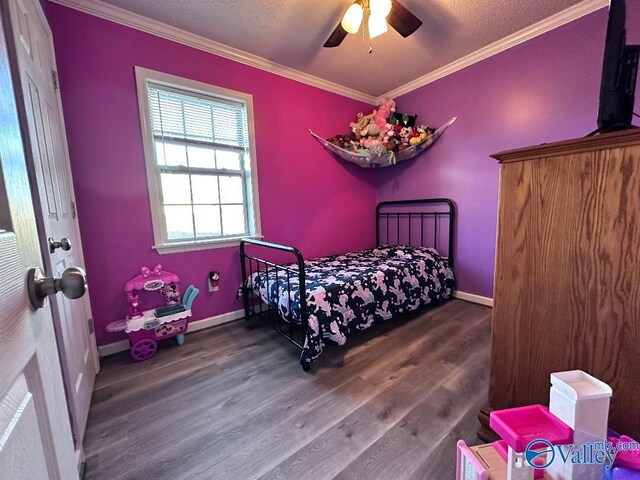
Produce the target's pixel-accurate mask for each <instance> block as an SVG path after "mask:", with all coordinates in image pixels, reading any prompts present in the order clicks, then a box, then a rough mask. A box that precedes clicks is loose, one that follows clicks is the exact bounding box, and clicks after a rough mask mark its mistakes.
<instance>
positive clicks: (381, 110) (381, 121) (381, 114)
mask: <svg viewBox="0 0 640 480" xmlns="http://www.w3.org/2000/svg"><path fill="white" fill-rule="evenodd" d="M395 111H396V102H394V101H393V99H391V98H389V97H384V99H383V100H382V103H381V104H380V106H379V107H378V113H376V116H375V117H374V118H373V122H374V123H375V124H376V125H377V126H378V128H380V130H385V128H386V126H387V122H388V121H389V119H390V118H391V116H392V115H393V114H394V113H395Z"/></svg>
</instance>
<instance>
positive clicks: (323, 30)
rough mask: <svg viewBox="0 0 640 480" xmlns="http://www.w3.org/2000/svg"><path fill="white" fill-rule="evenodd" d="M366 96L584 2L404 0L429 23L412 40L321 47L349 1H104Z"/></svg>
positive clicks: (394, 37) (351, 38)
mask: <svg viewBox="0 0 640 480" xmlns="http://www.w3.org/2000/svg"><path fill="white" fill-rule="evenodd" d="M105 1H106V3H110V4H112V5H115V6H118V7H122V8H124V9H126V10H129V11H132V12H135V13H138V14H141V15H144V16H146V17H149V18H152V19H154V20H158V21H161V22H164V23H167V24H169V25H172V26H175V27H178V28H181V29H183V30H186V31H189V32H192V33H195V34H198V35H201V36H203V37H206V38H210V39H212V40H216V41H218V42H221V43H224V44H226V45H229V46H232V47H235V48H238V49H241V50H244V51H247V52H250V53H253V54H255V55H259V56H261V57H264V58H266V59H269V60H271V61H274V62H277V63H280V64H283V65H286V66H289V67H292V68H295V69H297V70H300V71H303V72H306V73H309V74H311V75H315V76H317V77H320V78H323V79H326V80H329V81H332V82H335V83H337V84H340V85H344V86H347V87H350V88H353V89H355V90H358V91H360V92H363V93H366V94H369V95H373V96H376V97H377V96H380V95H382V94H384V93H386V92H388V91H391V90H393V89H395V88H397V87H400V86H402V85H404V84H406V83H408V82H410V81H412V80H414V79H416V78H418V77H421V76H423V75H425V74H427V73H429V72H431V71H433V70H435V69H437V68H439V67H442V66H444V65H447V64H449V63H451V62H453V61H455V60H457V59H459V58H461V57H463V56H465V55H467V54H469V53H472V52H474V51H475V50H478V49H480V48H482V47H484V46H486V45H488V44H490V43H492V42H495V41H496V40H500V39H501V38H504V37H506V36H507V35H509V34H511V33H514V32H516V31H518V30H521V29H523V28H525V27H527V26H529V25H532V24H534V23H536V22H538V21H540V20H543V19H545V18H547V17H549V16H551V15H553V14H555V13H558V12H560V11H562V10H564V9H566V8H568V7H570V6H572V5H575V4H577V3H580V0H402V3H403V4H404V5H405V6H406V7H407V8H408V9H409V10H411V11H412V12H413V13H414V14H415V15H416V16H417V17H418V18H420V19H421V20H422V21H423V25H422V27H420V29H419V30H418V31H417V32H416V33H414V34H413V35H412V36H411V37H409V38H406V39H404V38H402V37H401V36H400V35H399V34H398V33H397V32H396V31H395V30H393V29H391V28H390V29H389V32H387V33H386V34H384V35H381V36H380V37H378V38H375V39H373V40H372V42H371V44H372V47H373V53H372V54H368V53H367V50H368V46H367V45H365V44H364V43H363V41H362V36H361V35H348V36H347V38H346V39H345V41H344V42H343V43H342V45H340V46H339V47H337V48H332V49H327V48H322V44H323V43H324V41H325V40H326V38H327V37H328V36H329V34H330V33H331V31H332V30H333V29H334V28H335V26H336V24H337V23H338V22H339V20H340V18H341V17H342V14H343V13H344V11H345V10H346V8H347V7H348V5H349V4H350V3H351V0H321V1H311V0H262V1H260V0H258V1H255V0H105Z"/></svg>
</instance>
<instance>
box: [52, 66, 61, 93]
mask: <svg viewBox="0 0 640 480" xmlns="http://www.w3.org/2000/svg"><path fill="white" fill-rule="evenodd" d="M51 79H52V80H53V89H54V90H58V88H60V86H59V84H58V72H56V71H55V70H51Z"/></svg>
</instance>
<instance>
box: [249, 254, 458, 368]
mask: <svg viewBox="0 0 640 480" xmlns="http://www.w3.org/2000/svg"><path fill="white" fill-rule="evenodd" d="M287 267H288V268H291V269H295V270H296V272H297V266H296V265H295V264H291V265H287ZM305 275H306V280H305V287H306V299H307V316H308V328H307V333H306V339H305V344H304V348H303V350H302V354H301V356H300V363H301V364H302V366H303V367H308V366H309V365H310V364H311V363H312V362H313V361H314V360H315V359H316V358H318V356H320V354H321V353H322V350H323V348H324V346H325V344H326V342H327V341H330V342H335V343H338V344H340V345H343V344H344V343H345V342H346V340H347V337H348V336H349V335H350V334H351V333H353V332H355V331H357V330H365V329H367V328H369V327H371V326H372V325H374V324H376V323H380V322H384V321H386V320H389V319H390V318H393V317H395V316H397V315H400V314H403V313H407V312H411V311H414V310H416V309H418V308H420V307H422V306H425V305H435V304H438V303H440V302H442V301H444V300H447V299H449V298H450V297H451V295H452V293H453V289H454V284H455V280H454V275H453V271H452V270H451V268H449V266H448V264H447V262H446V260H445V259H443V258H442V257H441V256H440V255H439V254H438V252H437V251H436V250H435V249H433V248H425V247H408V246H385V247H378V248H374V249H370V250H363V251H359V252H351V253H345V254H342V255H334V256H330V257H324V258H316V259H313V260H306V261H305ZM250 281H251V286H252V289H253V291H254V292H255V293H256V294H258V295H259V296H260V297H261V299H262V300H263V301H264V302H265V303H268V304H269V305H270V306H271V307H273V308H277V310H278V312H279V313H280V315H281V316H282V318H284V319H285V320H287V321H293V322H295V323H298V324H299V323H300V288H299V281H298V276H297V274H291V273H290V274H287V272H286V271H284V270H281V269H280V270H278V271H277V275H276V271H274V270H273V269H271V270H270V271H269V272H268V273H267V272H264V271H262V272H256V273H254V274H253V275H252V276H251V278H250ZM288 286H289V288H288ZM287 292H289V293H287Z"/></svg>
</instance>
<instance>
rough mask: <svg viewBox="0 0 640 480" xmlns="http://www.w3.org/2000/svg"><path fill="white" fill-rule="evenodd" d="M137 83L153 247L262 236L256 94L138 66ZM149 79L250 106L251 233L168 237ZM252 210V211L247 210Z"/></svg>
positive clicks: (176, 248) (218, 244) (163, 249)
mask: <svg viewBox="0 0 640 480" xmlns="http://www.w3.org/2000/svg"><path fill="white" fill-rule="evenodd" d="M135 72H136V85H137V93H138V110H139V112H140V125H141V127H142V143H143V146H144V158H145V163H146V167H147V184H148V190H149V204H150V206H151V217H152V220H153V236H154V242H155V243H154V245H153V246H152V248H153V249H154V250H157V252H158V253H159V254H161V255H163V254H167V253H181V252H193V251H198V250H208V249H212V248H227V247H235V246H238V245H239V244H240V239H242V238H247V237H250V238H262V228H261V223H260V201H259V199H260V195H259V193H258V166H257V157H256V144H255V127H254V121H253V96H252V95H251V94H248V93H243V92H237V91H235V90H229V89H227V88H222V87H216V86H214V85H209V84H207V83H203V82H198V81H195V80H189V79H186V78H182V77H177V76H174V75H169V74H168V73H162V72H156V71H154V70H149V69H147V68H142V67H137V66H136V67H135ZM147 82H152V83H156V84H160V85H166V86H169V87H175V86H177V87H179V88H183V89H186V90H191V91H193V92H194V93H203V94H205V95H207V94H208V95H215V96H217V97H222V98H228V99H229V100H232V101H236V102H237V101H241V102H244V104H245V106H246V110H247V124H248V125H247V126H248V133H249V157H250V172H249V173H248V177H249V178H248V180H249V181H250V182H251V195H250V196H249V198H247V204H248V209H252V210H253V217H254V232H253V234H252V235H241V236H238V237H224V238H220V239H206V240H187V241H175V242H168V241H166V240H165V233H164V216H163V213H162V205H160V189H159V185H158V177H157V174H156V158H155V149H154V146H153V142H152V138H153V135H152V132H151V121H150V117H149V101H148V97H147ZM248 213H249V212H248Z"/></svg>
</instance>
